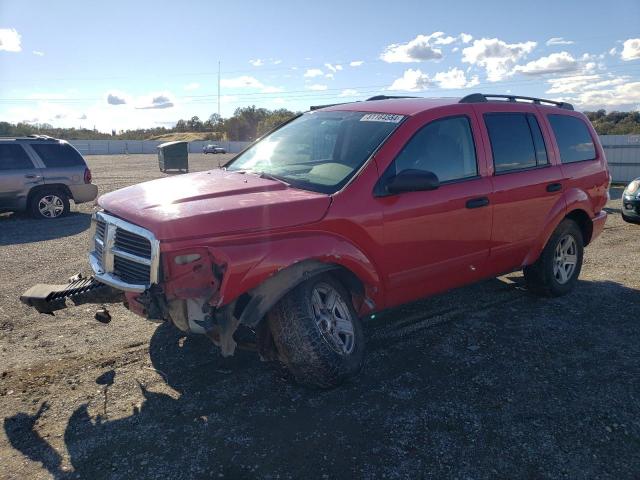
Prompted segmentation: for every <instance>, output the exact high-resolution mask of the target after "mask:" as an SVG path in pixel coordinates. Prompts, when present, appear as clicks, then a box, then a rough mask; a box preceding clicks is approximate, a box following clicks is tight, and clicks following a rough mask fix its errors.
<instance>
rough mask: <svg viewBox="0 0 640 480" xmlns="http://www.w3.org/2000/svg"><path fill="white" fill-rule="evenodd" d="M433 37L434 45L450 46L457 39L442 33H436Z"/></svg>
mask: <svg viewBox="0 0 640 480" xmlns="http://www.w3.org/2000/svg"><path fill="white" fill-rule="evenodd" d="M433 36H434V37H435V38H434V40H433V43H435V44H436V45H450V44H452V43H453V42H455V41H457V40H458V37H452V36H450V35H448V36H447V35H445V34H444V32H436V33H434V34H433Z"/></svg>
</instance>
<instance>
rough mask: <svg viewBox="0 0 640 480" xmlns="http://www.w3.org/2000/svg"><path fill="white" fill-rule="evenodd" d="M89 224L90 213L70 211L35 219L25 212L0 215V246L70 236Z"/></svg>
mask: <svg viewBox="0 0 640 480" xmlns="http://www.w3.org/2000/svg"><path fill="white" fill-rule="evenodd" d="M89 226H91V215H90V214H88V213H81V212H71V213H69V215H67V216H65V217H62V218H55V219H51V220H36V219H35V218H30V217H28V216H27V215H25V214H18V213H14V214H10V215H0V246H4V245H19V244H23V243H33V242H41V241H44V240H53V239H55V238H62V237H70V236H72V235H77V234H78V233H81V232H83V231H85V230H86V229H87V228H89Z"/></svg>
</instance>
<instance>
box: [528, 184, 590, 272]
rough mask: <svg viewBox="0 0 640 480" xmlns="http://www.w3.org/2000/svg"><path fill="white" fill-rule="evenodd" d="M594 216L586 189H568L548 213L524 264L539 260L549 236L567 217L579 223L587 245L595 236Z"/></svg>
mask: <svg viewBox="0 0 640 480" xmlns="http://www.w3.org/2000/svg"><path fill="white" fill-rule="evenodd" d="M594 216H595V214H594V211H593V206H592V204H591V201H590V197H589V195H588V194H587V193H586V192H585V191H584V190H581V189H578V188H572V189H569V190H567V191H566V192H565V193H564V194H563V196H562V197H561V198H560V199H559V200H558V202H556V204H555V205H554V206H553V208H552V209H551V211H550V212H549V215H547V219H546V221H545V224H544V228H543V229H542V232H541V234H540V236H539V237H538V239H537V241H536V242H535V243H534V245H533V247H532V248H531V250H530V251H529V253H528V254H527V256H526V257H525V259H524V261H523V266H527V265H532V264H533V263H535V261H536V260H538V257H540V254H541V253H542V250H543V249H544V247H545V245H546V244H547V242H548V241H549V238H551V235H552V234H553V232H554V231H555V229H556V228H557V227H558V225H560V222H562V221H563V220H564V219H565V218H570V219H571V220H573V221H574V222H576V223H577V224H578V226H579V227H580V230H581V232H582V235H583V239H584V245H585V246H587V245H588V244H589V242H590V241H591V238H592V237H593V220H592V218H593V217H594Z"/></svg>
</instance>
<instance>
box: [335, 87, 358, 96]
mask: <svg viewBox="0 0 640 480" xmlns="http://www.w3.org/2000/svg"><path fill="white" fill-rule="evenodd" d="M356 95H358V91H357V90H354V89H353V88H347V89H345V90H342V92H340V95H338V96H339V97H355V96H356Z"/></svg>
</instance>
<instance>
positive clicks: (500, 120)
mask: <svg viewBox="0 0 640 480" xmlns="http://www.w3.org/2000/svg"><path fill="white" fill-rule="evenodd" d="M484 123H485V125H486V126H487V131H488V132H489V140H490V141H491V151H492V153H493V165H494V167H495V171H496V173H504V172H510V171H513V170H522V169H526V168H533V167H537V166H542V165H547V164H548V163H549V160H548V158H547V150H546V148H545V145H544V139H543V137H542V132H540V126H539V125H538V121H537V120H536V117H535V116H534V115H532V114H529V113H486V114H485V115H484Z"/></svg>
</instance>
